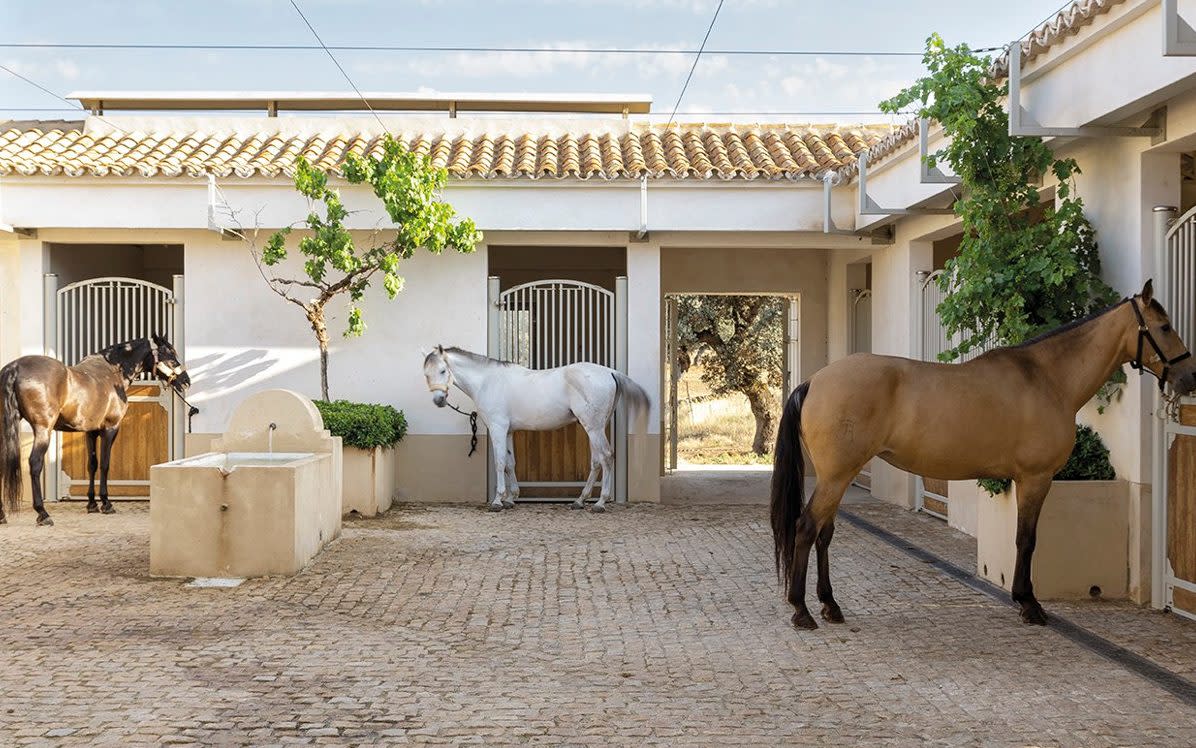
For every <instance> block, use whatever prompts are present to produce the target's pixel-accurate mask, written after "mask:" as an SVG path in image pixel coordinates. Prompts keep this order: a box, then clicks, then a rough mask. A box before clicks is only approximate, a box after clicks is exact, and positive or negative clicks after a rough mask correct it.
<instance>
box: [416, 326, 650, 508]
mask: <svg viewBox="0 0 1196 748" xmlns="http://www.w3.org/2000/svg"><path fill="white" fill-rule="evenodd" d="M424 378H425V380H426V381H427V385H428V389H429V390H430V391H431V392H432V402H433V403H435V404H436V406H437V407H440V408H443V407H445V406H446V405H448V404H449V403H448V391H449V387H451V386H453V385H456V386H457V388H458V389H460V390H461V391H462V392H464V393H465V394H466V395H469V398H470V399H471V400H473V402H474V404H476V405H477V406H478V412H479V413H480V414H481V415H482V420H483V421H485V422H486V427H487V428H488V429H489V430H490V444H491V447H492V451H493V452H494V472H495V484H496V486H495V493H494V499H493V500H492V501H491V502H490V511H492V512H498V511H502V510H503V509H504V508H506V509H509V508H511V507H513V506H515V500H516V499H518V498H519V482H518V481H517V480H516V478H515V451H514V444H513V438H512V432H513V431H518V430H527V431H549V430H552V429H558V428H561V427H562V426H567V425H569V424H570V423H580V424H581V427H582V428H583V429H585V432H586V435H587V436H588V437H589V439H590V477H589V479H588V480H586V485H585V488H583V489H582V491H581V496H580V497H579V498H578V499H577V501H575V502H573V503H572V504H571V505H570V506H571V507H572V508H574V509H582V508H584V507H585V501H586V499H588V498H589V497H590V493H591V492H592V491H593V490H594V481H595V480H596V479H597V477H598V471H599V469H600V468H601V470H602V486H601V488H600V489H599V491H598V501H596V502H595V503H594V505H593V506H592V507H591V508H590V511H593V512H604V511H606V501H607V499H609V498H610V495H611V491H612V488H613V487H614V472H613V471H614V450H613V449H611V445H610V441H609V440H608V439H607V438H606V424H607V423H608V422H609V421H610V417H611V414H612V413H613V412H614V409H615V404H616V403H617V401H619V400H620V399H622V400H625V401H626V402H627V404H628V405H629V406H630V409H631V410H632V411H633V415H634V420H635V422H636V426H637V429H638V430H639V431H641V432H642V431H644V430H645V429H644V426H645V425H646V421H647V417H648V407H649V403H648V393H647V392H645V391H644V389H643V388H642V387H640V386H639V385H638V384H636V383H635V382H634V381H632V380H631V378H630V377H628V376H626V375H625V374H622V373H620V372H617V371H615V370H614V369H608V368H607V367H605V366H599V365H598V364H592V363H584V362H581V363H575V364H569V365H568V366H558V367H556V368H554V369H538V370H533V369H528V368H526V367H523V366H520V365H518V364H514V363H510V362H507V361H499V360H498V359H493V358H487V357H486V356H482V355H479V354H477V353H471V352H469V351H466V350H463V349H461V348H444V347H442V346H436V349H435V350H433V351H432V352H431V353H429V354H428V355H427V356H426V357H425V358H424ZM449 407H453V408H454V409H455V406H451V405H450V406H449Z"/></svg>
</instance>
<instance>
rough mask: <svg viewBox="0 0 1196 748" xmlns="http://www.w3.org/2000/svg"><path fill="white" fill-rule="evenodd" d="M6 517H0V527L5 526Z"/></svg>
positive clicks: (6, 522)
mask: <svg viewBox="0 0 1196 748" xmlns="http://www.w3.org/2000/svg"><path fill="white" fill-rule="evenodd" d="M7 524H8V517H0V525H7Z"/></svg>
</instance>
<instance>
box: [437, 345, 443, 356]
mask: <svg viewBox="0 0 1196 748" xmlns="http://www.w3.org/2000/svg"><path fill="white" fill-rule="evenodd" d="M436 352H437V353H438V354H440V355H441V356H443V355H444V346H442V345H438V346H436Z"/></svg>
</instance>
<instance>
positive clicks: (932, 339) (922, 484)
mask: <svg viewBox="0 0 1196 748" xmlns="http://www.w3.org/2000/svg"><path fill="white" fill-rule="evenodd" d="M943 272H944V271H943V270H936V271H934V272H933V273H930V274H929V275H927V276H926V278H925V279H923V280H921V289H920V295H921V305H922V308H921V314H920V315H919V316H918V325H919V333H918V338H919V341H918V343H919V346H920V352H921V357H922V360H923V361H932V362H938V361H939V354H940V353H943V352H944V351H947V350H950V349H951V348H954V347H955V346H957V345H959V343H960V342H961V341H962V340H963V336H962V335H960V334H958V333H957V334H955V335H948V334H947V328H946V327H945V326H944V325H943V320H942V319H941V318H940V317H939V312H938V308H939V304H941V303H942V301H943V299H945V298H946V297H947V292H946V291H944V290H943V289H942V288H940V287H939V278H940V277H941V276H942V275H943ZM992 347H993V343H992V342H991V341H990V342H988V343H985V344H983V345H980V346H977V347H975V348H973V349H972V350H970V351H968V352H967V353H965V354H964V355H962V356H960V357H959V358H957V359H955V363H963V362H964V361H971V360H972V359H974V358H976V357H977V356H979V355H980V354H982V353H984V352H985V351H987V350H989V349H990V348H992ZM917 484H918V485H917V492H916V497H917V499H916V500H917V509H918V511H922V512H926V513H927V514H929V515H931V516H932V517H938V518H939V519H944V520H945V519H947V514H948V513H949V511H950V504H951V501H950V498H949V497H948V495H947V494H948V485H949V484H948V482H947V481H945V480H939V479H937V478H923V477H922V476H917Z"/></svg>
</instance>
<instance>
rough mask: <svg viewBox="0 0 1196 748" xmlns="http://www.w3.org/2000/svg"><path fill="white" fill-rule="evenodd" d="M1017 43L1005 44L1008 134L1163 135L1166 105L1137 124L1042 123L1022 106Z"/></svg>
mask: <svg viewBox="0 0 1196 748" xmlns="http://www.w3.org/2000/svg"><path fill="white" fill-rule="evenodd" d="M1021 49H1022V48H1021V43H1020V42H1017V41H1015V42H1013V43H1012V44H1010V45H1009V134H1010V135H1011V136H1014V137H1019V136H1020V137H1035V138H1046V137H1055V138H1086V137H1130V138H1160V137H1164V138H1165V137H1166V133H1167V130H1166V109H1157V110H1155V112H1154V113H1153V114H1151V116H1150V119H1148V120H1147V121H1146V122H1145V123H1143V125H1142V126H1141V127H1122V126H1105V125H1099V126H1098V125H1088V126H1084V127H1044V126H1042V125H1040V124H1039V123H1038V122H1037V121H1036V120H1035V119H1034V117H1033V116H1031V115H1030V113H1029V112H1027V111H1026V109H1025V107H1023V106H1022V55H1021Z"/></svg>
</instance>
